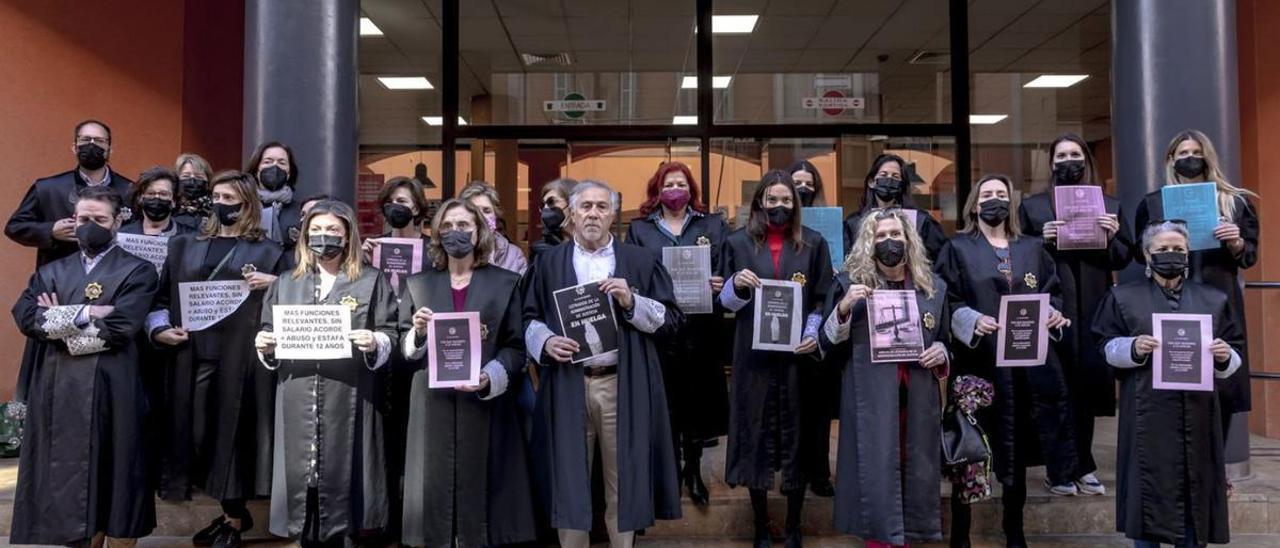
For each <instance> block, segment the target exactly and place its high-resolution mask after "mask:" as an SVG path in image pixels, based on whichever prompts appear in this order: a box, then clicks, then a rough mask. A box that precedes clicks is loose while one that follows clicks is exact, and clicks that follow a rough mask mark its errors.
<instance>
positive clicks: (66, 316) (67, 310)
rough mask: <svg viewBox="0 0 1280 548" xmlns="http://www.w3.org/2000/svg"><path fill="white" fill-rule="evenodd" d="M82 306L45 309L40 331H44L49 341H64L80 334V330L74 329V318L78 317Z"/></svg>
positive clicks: (74, 305)
mask: <svg viewBox="0 0 1280 548" xmlns="http://www.w3.org/2000/svg"><path fill="white" fill-rule="evenodd" d="M84 306H85V305H82V304H71V305H65V306H55V307H53V308H46V309H45V310H44V323H42V324H40V330H41V331H44V332H45V335H47V336H48V337H49V338H50V339H65V338H67V337H70V336H72V335H76V334H78V333H80V328H78V327H76V316H79V315H80V309H82V308H84Z"/></svg>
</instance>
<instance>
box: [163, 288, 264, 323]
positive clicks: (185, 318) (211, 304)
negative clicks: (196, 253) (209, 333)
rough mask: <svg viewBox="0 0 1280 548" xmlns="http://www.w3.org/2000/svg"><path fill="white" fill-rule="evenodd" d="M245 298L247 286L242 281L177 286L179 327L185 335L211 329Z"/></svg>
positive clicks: (246, 296) (247, 293) (247, 294)
mask: <svg viewBox="0 0 1280 548" xmlns="http://www.w3.org/2000/svg"><path fill="white" fill-rule="evenodd" d="M247 298H249V282H247V281H244V280H220V281H216V282H182V283H179V284H178V308H180V309H181V310H182V327H183V328H185V329H186V330H187V331H200V330H202V329H208V328H210V327H213V326H215V325H217V324H218V322H220V321H222V320H223V319H224V318H226V317H227V316H230V315H231V314H232V313H233V312H235V311H236V310H237V309H239V308H240V305H241V304H244V301H245V299H247Z"/></svg>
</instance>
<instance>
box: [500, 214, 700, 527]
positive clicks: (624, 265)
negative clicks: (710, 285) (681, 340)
mask: <svg viewBox="0 0 1280 548" xmlns="http://www.w3.org/2000/svg"><path fill="white" fill-rule="evenodd" d="M612 245H613V246H614V257H615V260H616V267H615V268H614V273H613V277H615V278H622V279H625V280H627V281H628V282H630V283H631V284H632V286H633V287H635V288H636V294H638V295H641V296H643V297H647V298H649V299H652V300H655V301H657V302H659V303H661V304H662V305H663V306H664V307H665V308H666V313H665V315H664V322H663V325H662V326H661V327H660V328H659V329H658V331H657V332H656V333H653V334H646V333H643V332H641V331H640V330H638V329H636V328H635V327H634V326H632V325H631V324H630V323H629V322H627V321H626V320H623V319H622V318H623V317H624V314H623V311H622V310H621V308H620V307H618V306H616V304H615V306H614V313H615V317H616V318H618V344H619V349H618V373H617V382H618V388H617V390H618V403H617V405H618V407H617V424H618V432H617V438H618V463H617V466H618V530H619V531H635V530H638V529H643V528H645V527H648V526H650V525H653V522H654V519H655V518H656V519H678V518H679V517H680V486H679V484H678V481H677V470H676V464H675V448H674V447H672V441H671V440H672V435H671V425H670V423H669V422H668V419H667V395H666V390H665V389H664V388H663V382H662V370H661V368H660V367H652V366H651V365H653V366H656V365H658V364H659V363H660V362H659V354H658V349H657V339H659V338H661V337H665V336H669V335H671V334H672V333H674V332H676V331H677V330H678V329H679V328H680V325H681V323H683V321H684V315H683V314H682V313H681V312H680V309H679V308H678V307H677V306H676V304H675V294H674V293H673V289H672V286H671V276H670V275H668V274H667V270H666V269H665V268H663V267H662V264H661V263H660V262H659V261H657V260H655V259H654V257H653V253H652V252H651V251H648V250H645V249H642V248H640V247H637V246H634V245H631V244H624V243H620V242H619V241H618V240H617V239H614V241H613V244H612ZM573 252H574V245H573V244H571V243H566V244H563V245H559V246H556V247H552V248H549V249H547V250H546V251H544V252H543V253H542V254H541V255H539V256H538V259H537V262H536V264H535V266H534V267H533V268H531V269H530V270H529V274H528V280H527V293H525V297H524V322H525V325H526V326H528V324H529V322H531V321H532V320H539V321H541V322H543V323H545V324H546V325H547V327H548V328H549V329H551V331H552V332H555V333H557V334H558V333H561V327H560V316H559V312H557V309H556V306H555V299H554V297H553V295H552V293H553V292H554V291H556V290H558V289H563V288H566V287H573V286H575V285H578V278H577V274H576V272H575V270H574V267H573ZM534 358H536V359H537V360H538V362H539V364H540V365H539V366H538V367H539V369H538V370H539V378H540V379H541V380H542V384H541V388H540V389H539V391H538V400H537V404H536V409H535V412H534V413H535V417H534V425H533V429H534V433H533V439H534V443H536V444H538V445H535V447H534V458H535V459H538V460H539V466H540V467H541V468H542V469H543V470H541V471H540V472H539V473H540V474H545V476H543V477H545V478H548V479H549V481H550V485H548V487H547V489H546V491H545V493H544V497H545V500H544V501H543V505H544V506H545V507H547V508H548V512H549V513H550V517H551V526H552V527H554V528H557V529H576V530H580V531H588V530H590V529H591V477H590V476H589V475H588V469H587V459H589V458H591V456H590V455H589V454H588V453H587V450H586V449H587V423H586V420H587V419H586V401H585V400H586V388H585V384H584V380H583V379H584V377H583V368H582V366H579V365H564V364H560V363H559V362H553V361H552V360H550V359H543V358H544V357H543V356H534Z"/></svg>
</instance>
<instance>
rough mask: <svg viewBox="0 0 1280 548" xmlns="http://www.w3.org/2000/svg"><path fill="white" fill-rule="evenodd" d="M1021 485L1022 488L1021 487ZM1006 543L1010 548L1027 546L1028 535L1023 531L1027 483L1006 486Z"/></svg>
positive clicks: (1003, 524)
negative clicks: (1023, 511)
mask: <svg viewBox="0 0 1280 548" xmlns="http://www.w3.org/2000/svg"><path fill="white" fill-rule="evenodd" d="M1019 487H1021V489H1019ZM1002 502H1003V505H1004V517H1003V519H1002V520H1001V525H1002V526H1003V527H1004V543H1005V546H1007V547H1008V548H1026V546H1027V536H1026V535H1025V534H1024V533H1023V531H1022V510H1023V507H1024V506H1026V502H1027V490H1026V484H1025V483H1022V484H1021V485H1013V486H1006V487H1005V490H1004V497H1003V501H1002Z"/></svg>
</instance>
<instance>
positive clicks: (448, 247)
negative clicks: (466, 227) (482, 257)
mask: <svg viewBox="0 0 1280 548" xmlns="http://www.w3.org/2000/svg"><path fill="white" fill-rule="evenodd" d="M440 246H441V247H443V248H444V252H445V253H448V254H449V256H450V257H453V258H455V259H461V258H463V257H466V256H467V255H470V254H471V252H472V251H474V250H475V248H476V246H475V244H473V243H471V233H470V232H463V231H461V230H450V231H448V232H445V233H444V234H441V235H440Z"/></svg>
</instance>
